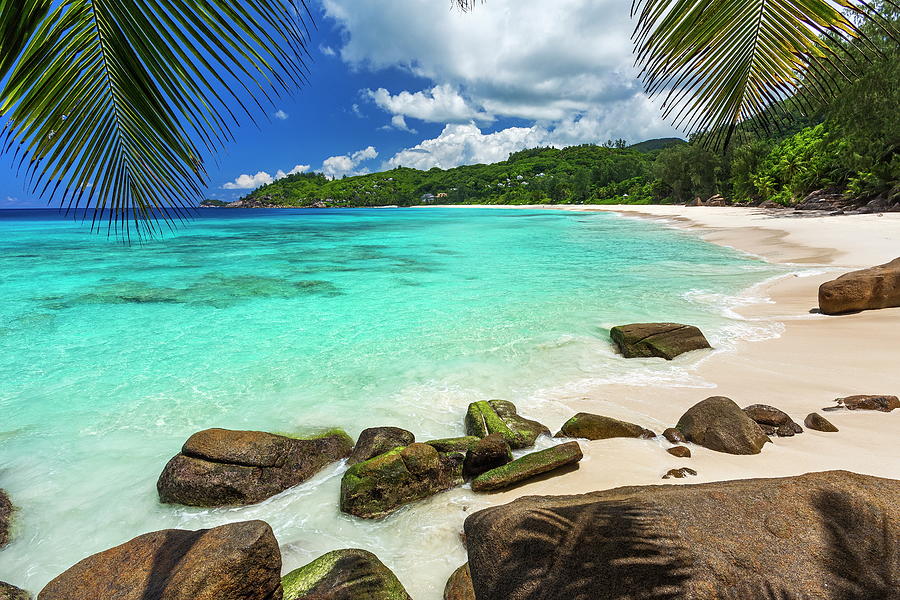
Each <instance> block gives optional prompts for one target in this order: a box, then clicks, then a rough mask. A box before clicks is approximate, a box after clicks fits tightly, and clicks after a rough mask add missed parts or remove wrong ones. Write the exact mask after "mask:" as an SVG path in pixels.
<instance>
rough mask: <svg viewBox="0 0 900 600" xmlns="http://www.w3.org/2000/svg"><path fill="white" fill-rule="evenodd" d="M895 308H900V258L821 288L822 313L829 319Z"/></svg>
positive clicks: (850, 274)
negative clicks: (843, 314) (830, 317)
mask: <svg viewBox="0 0 900 600" xmlns="http://www.w3.org/2000/svg"><path fill="white" fill-rule="evenodd" d="M895 306H900V258H897V259H894V260H892V261H891V262H889V263H887V264H884V265H879V266H877V267H872V268H870V269H863V270H861V271H853V272H851V273H846V274H844V275H841V276H840V277H838V278H837V279H834V280H832V281H826V282H825V283H823V284H822V285H821V286H820V287H819V310H821V311H822V312H823V313H825V314H826V315H838V314H841V313H846V312H854V311H858V310H871V309H876V308H891V307H895Z"/></svg>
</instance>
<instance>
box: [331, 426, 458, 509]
mask: <svg viewBox="0 0 900 600" xmlns="http://www.w3.org/2000/svg"><path fill="white" fill-rule="evenodd" d="M462 458H463V455H461V454H459V453H446V454H441V453H439V452H438V451H437V450H435V449H434V448H433V447H432V446H429V445H428V444H419V443H416V444H410V445H409V446H406V447H405V448H395V449H393V450H391V451H390V452H386V453H384V454H381V455H379V456H376V457H375V458H372V459H369V460H367V461H364V462H361V463H357V464H355V465H353V466H352V467H350V468H349V469H347V471H346V472H345V473H344V476H343V478H342V479H341V511H343V512H345V513H348V514H351V515H354V516H357V517H362V518H364V519H375V518H379V517H383V516H386V515H388V514H390V513H391V512H393V511H394V510H396V509H398V508H400V507H401V506H403V505H404V504H408V503H410V502H415V501H416V500H421V499H423V498H427V497H428V496H431V495H433V494H436V493H438V492H442V491H444V490H447V489H450V488H451V487H453V486H455V485H458V484H459V483H462Z"/></svg>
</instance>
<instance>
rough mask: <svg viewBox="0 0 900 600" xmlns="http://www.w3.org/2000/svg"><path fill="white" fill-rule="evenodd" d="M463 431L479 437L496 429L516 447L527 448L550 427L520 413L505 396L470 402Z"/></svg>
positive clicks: (511, 445) (546, 432) (485, 435)
mask: <svg viewBox="0 0 900 600" xmlns="http://www.w3.org/2000/svg"><path fill="white" fill-rule="evenodd" d="M466 433H467V434H468V435H472V436H476V437H479V438H483V437H487V436H488V435H490V434H492V433H499V434H500V435H502V436H503V438H504V439H505V440H506V441H507V443H508V444H509V446H510V447H511V448H512V449H514V450H516V449H520V448H530V447H531V446H534V442H535V440H536V439H537V437H538V436H539V435H541V434H545V435H550V430H549V429H548V428H547V427H545V426H544V425H541V424H540V423H538V422H537V421H532V420H530V419H526V418H524V417H521V416H519V414H518V412H517V411H516V405H515V404H513V403H512V402H508V401H506V400H487V401H484V400H482V401H480V402H473V403H472V404H470V405H469V409H468V411H467V412H466Z"/></svg>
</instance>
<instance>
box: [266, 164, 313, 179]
mask: <svg viewBox="0 0 900 600" xmlns="http://www.w3.org/2000/svg"><path fill="white" fill-rule="evenodd" d="M309 168H310V166H309V165H296V166H295V167H294V168H293V169H291V170H290V171H288V172H287V173H285V172H284V171H282V170H281V169H278V172H277V173H275V179H284V178H285V177H287V176H288V175H296V174H297V173H306V172H307V171H309Z"/></svg>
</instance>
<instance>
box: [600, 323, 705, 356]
mask: <svg viewBox="0 0 900 600" xmlns="http://www.w3.org/2000/svg"><path fill="white" fill-rule="evenodd" d="M609 335H610V337H611V338H612V341H613V342H615V344H616V346H618V348H619V351H620V352H621V353H622V355H623V356H624V357H625V358H651V357H656V358H664V359H666V360H672V359H673V358H675V357H676V356H679V355H681V354H684V353H685V352H691V351H692V350H701V349H704V348H710V347H711V346H710V345H709V342H708V341H707V339H706V337H705V336H704V335H703V332H701V331H700V330H699V329H698V328H696V327H694V326H693V325H682V324H680V323H632V324H631V325H620V326H618V327H613V328H612V329H611V330H610V332H609Z"/></svg>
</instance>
